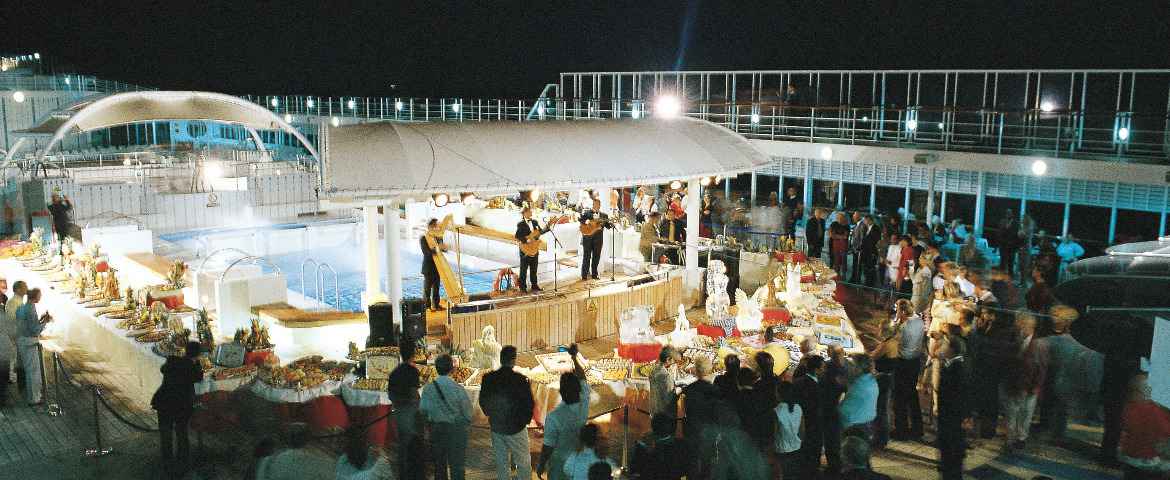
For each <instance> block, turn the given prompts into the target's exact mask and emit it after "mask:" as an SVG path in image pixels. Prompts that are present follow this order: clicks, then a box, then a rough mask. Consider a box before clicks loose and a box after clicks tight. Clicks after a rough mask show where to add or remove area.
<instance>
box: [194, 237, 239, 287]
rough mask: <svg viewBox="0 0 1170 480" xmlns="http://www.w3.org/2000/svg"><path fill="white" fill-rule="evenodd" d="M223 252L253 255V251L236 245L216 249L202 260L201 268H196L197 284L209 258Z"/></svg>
mask: <svg viewBox="0 0 1170 480" xmlns="http://www.w3.org/2000/svg"><path fill="white" fill-rule="evenodd" d="M195 238H199V237H195ZM223 252H235V253H238V254H240V255H241V256H242V257H243V258H247V257H251V256H252V254H251V253H248V252H245V251H243V250H240V249H238V248H236V247H225V248H221V249H219V250H216V251H214V252H211V253H210V254H208V255H207V256H206V257H203V261H202V262H199V268H196V269H195V279H196V282H195V283H196V284H198V283H199V281H198V279H199V274H200V273H203V268H204V267H206V266H207V261H208V260H211V258H212V257H214V256H216V255H219V254H220V253H223Z"/></svg>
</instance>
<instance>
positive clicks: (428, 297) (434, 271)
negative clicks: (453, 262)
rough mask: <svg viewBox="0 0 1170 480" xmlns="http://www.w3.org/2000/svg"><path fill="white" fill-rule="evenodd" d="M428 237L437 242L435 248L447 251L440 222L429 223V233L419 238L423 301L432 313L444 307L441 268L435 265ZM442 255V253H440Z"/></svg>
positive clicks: (433, 250) (433, 251)
mask: <svg viewBox="0 0 1170 480" xmlns="http://www.w3.org/2000/svg"><path fill="white" fill-rule="evenodd" d="M427 236H430V237H431V238H432V239H434V241H435V246H437V247H438V250H439V251H445V250H447V247H445V246H444V245H443V231H442V229H441V228H440V226H439V220H437V219H434V218H432V219H431V220H430V221H428V222H427V231H426V233H423V234H422V235H420V236H419V237H418V248H419V250H421V251H422V260H423V261H422V268H421V269H420V270H422V271H421V272H419V273H422V276H423V300H424V301H426V302H427V308H429V309H430V310H432V311H436V310H442V309H443V305H442V304H440V303H439V268H438V267H437V266H436V265H435V257H434V255H435V253H438V252H436V251H435V249H433V248H431V245H430V242H427ZM440 255H442V253H440Z"/></svg>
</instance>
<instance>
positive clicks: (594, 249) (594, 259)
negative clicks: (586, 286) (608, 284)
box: [579, 198, 613, 280]
mask: <svg viewBox="0 0 1170 480" xmlns="http://www.w3.org/2000/svg"><path fill="white" fill-rule="evenodd" d="M579 220H580V222H581V250H582V252H583V253H582V255H581V280H588V279H590V278H592V279H594V280H597V278H598V277H597V264H599V263H601V247H602V244H603V242H604V237H603V236H602V235H601V231H602V230H603V229H606V228H613V223H612V222H610V220H609V215H606V214H605V213H604V212H602V211H601V199H599V198H594V199H593V208H592V209H589V210H585V211H584V212H583V213H581V217H580V219H579Z"/></svg>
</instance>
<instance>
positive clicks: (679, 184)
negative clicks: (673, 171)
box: [670, 180, 683, 190]
mask: <svg viewBox="0 0 1170 480" xmlns="http://www.w3.org/2000/svg"><path fill="white" fill-rule="evenodd" d="M682 187H683V183H682V182H681V181H679V180H675V181H673V182H670V189H671V190H678V189H681V188H682Z"/></svg>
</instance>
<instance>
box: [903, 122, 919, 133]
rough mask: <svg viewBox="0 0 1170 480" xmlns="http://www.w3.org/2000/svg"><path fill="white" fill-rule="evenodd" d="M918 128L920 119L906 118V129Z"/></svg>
mask: <svg viewBox="0 0 1170 480" xmlns="http://www.w3.org/2000/svg"><path fill="white" fill-rule="evenodd" d="M917 128H918V120H913V119H911V120H906V130H910V131H914V130H916V129H917Z"/></svg>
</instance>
